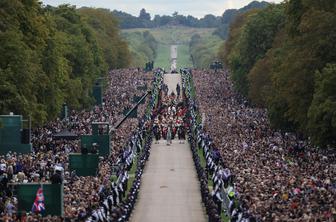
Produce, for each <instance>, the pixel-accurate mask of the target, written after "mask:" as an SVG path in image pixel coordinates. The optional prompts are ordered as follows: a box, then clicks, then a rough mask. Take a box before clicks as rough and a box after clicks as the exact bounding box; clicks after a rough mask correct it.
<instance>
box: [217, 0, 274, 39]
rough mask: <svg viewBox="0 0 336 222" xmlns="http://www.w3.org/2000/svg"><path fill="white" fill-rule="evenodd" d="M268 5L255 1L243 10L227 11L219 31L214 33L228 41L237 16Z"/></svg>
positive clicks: (218, 27) (222, 18)
mask: <svg viewBox="0 0 336 222" xmlns="http://www.w3.org/2000/svg"><path fill="white" fill-rule="evenodd" d="M268 5H269V3H268V2H265V1H263V2H258V1H253V2H251V3H249V4H248V5H246V6H245V7H243V8H240V9H228V10H226V11H225V12H224V13H223V15H222V17H221V22H220V24H219V25H218V26H217V29H216V30H215V31H214V34H215V35H218V36H219V37H221V38H222V39H227V37H228V35H229V29H230V25H231V23H232V22H233V21H234V20H235V19H236V18H237V16H239V15H241V14H244V13H246V12H248V11H250V10H254V9H262V8H266V7H267V6H268Z"/></svg>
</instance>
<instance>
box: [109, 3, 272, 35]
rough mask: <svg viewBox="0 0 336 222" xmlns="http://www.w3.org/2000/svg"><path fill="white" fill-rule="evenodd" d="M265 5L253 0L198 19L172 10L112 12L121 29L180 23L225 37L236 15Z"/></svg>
mask: <svg viewBox="0 0 336 222" xmlns="http://www.w3.org/2000/svg"><path fill="white" fill-rule="evenodd" d="M267 5H269V3H267V2H265V1H262V2H258V1H253V2H251V3H250V4H248V5H247V6H245V7H243V8H241V9H229V10H226V11H225V12H224V13H223V15H222V16H214V15H212V14H208V15H205V16H204V17H203V18H200V19H198V18H196V17H194V16H191V15H188V16H185V15H180V14H178V12H174V13H173V14H172V15H162V16H161V15H154V16H153V17H152V16H151V15H150V13H148V12H147V11H146V9H144V8H143V9H141V11H140V12H139V15H138V16H133V15H131V14H128V13H126V12H122V11H117V10H114V11H113V14H114V15H115V16H116V17H117V18H118V19H119V22H120V28H121V29H130V28H156V27H162V26H166V25H182V26H187V27H194V28H216V30H215V32H214V34H216V35H218V36H220V37H221V38H223V39H226V37H227V33H228V28H229V25H230V23H231V22H232V21H233V20H234V18H235V17H236V16H237V15H239V14H241V13H244V12H246V11H249V10H251V9H255V8H265V7H266V6H267Z"/></svg>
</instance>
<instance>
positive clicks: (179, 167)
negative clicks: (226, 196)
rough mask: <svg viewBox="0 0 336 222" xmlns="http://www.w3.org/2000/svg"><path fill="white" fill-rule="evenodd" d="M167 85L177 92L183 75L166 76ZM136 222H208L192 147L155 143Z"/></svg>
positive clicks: (141, 193) (147, 166)
mask: <svg viewBox="0 0 336 222" xmlns="http://www.w3.org/2000/svg"><path fill="white" fill-rule="evenodd" d="M164 82H165V83H166V84H167V85H168V87H169V90H170V91H171V90H173V91H175V88H176V84H177V83H180V84H181V76H180V74H166V75H165V76H164ZM141 181H142V182H141V188H140V194H139V199H138V200H137V204H136V206H135V209H134V211H133V214H132V217H131V221H132V222H158V221H160V222H173V221H174V222H205V221H207V220H206V216H205V213H204V211H203V208H202V204H201V194H200V191H199V183H198V179H197V175H196V170H195V168H194V164H193V159H192V154H191V150H190V147H189V144H188V143H187V142H185V143H184V144H179V142H178V141H173V144H172V145H171V146H167V145H166V143H165V141H163V140H161V141H160V144H154V143H153V144H152V149H151V154H150V157H149V160H148V162H147V164H146V167H145V171H144V174H143V175H142V179H141Z"/></svg>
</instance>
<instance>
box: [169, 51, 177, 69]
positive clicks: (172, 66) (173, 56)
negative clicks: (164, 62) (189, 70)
mask: <svg viewBox="0 0 336 222" xmlns="http://www.w3.org/2000/svg"><path fill="white" fill-rule="evenodd" d="M170 62H171V64H170V70H171V71H173V70H176V69H177V45H171V46H170Z"/></svg>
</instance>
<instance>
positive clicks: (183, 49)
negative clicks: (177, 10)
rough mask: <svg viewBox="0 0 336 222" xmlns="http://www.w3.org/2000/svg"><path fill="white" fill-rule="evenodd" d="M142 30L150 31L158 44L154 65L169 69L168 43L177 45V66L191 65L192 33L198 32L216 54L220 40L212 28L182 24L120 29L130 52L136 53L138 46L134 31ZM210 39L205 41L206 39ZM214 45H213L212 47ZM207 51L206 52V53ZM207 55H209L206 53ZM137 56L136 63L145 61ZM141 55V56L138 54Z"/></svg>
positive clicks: (140, 31)
mask: <svg viewBox="0 0 336 222" xmlns="http://www.w3.org/2000/svg"><path fill="white" fill-rule="evenodd" d="M144 31H150V32H151V34H152V35H153V36H154V38H155V39H156V41H157V42H158V43H159V44H158V50H157V56H156V58H155V59H154V66H155V67H162V68H165V69H166V70H169V69H170V45H173V44H176V45H178V52H177V67H178V68H183V67H192V66H193V64H192V61H191V57H190V51H189V43H190V39H191V37H192V36H193V35H194V34H199V35H200V36H201V38H202V39H203V40H204V42H206V45H205V47H210V50H212V51H211V53H212V54H217V51H216V50H217V47H216V46H217V45H219V42H220V41H221V40H220V39H219V38H217V37H214V36H213V35H212V33H213V31H214V29H213V28H191V27H182V26H166V27H160V28H153V29H145V28H137V29H124V30H122V35H123V36H124V37H125V39H126V40H127V41H128V42H129V44H130V45H131V47H132V53H133V54H136V48H137V47H140V46H139V45H138V44H137V42H138V40H137V39H136V37H137V35H135V34H134V33H142V32H144ZM207 39H209V40H211V41H210V42H207V41H206V40H207ZM214 45H216V46H215V47H213V46H214ZM208 53H209V51H208V52H207V54H208ZM207 56H209V55H207ZM133 57H135V58H137V64H139V63H141V62H143V61H145V59H141V58H139V54H137V56H133ZM140 57H141V56H140Z"/></svg>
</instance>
